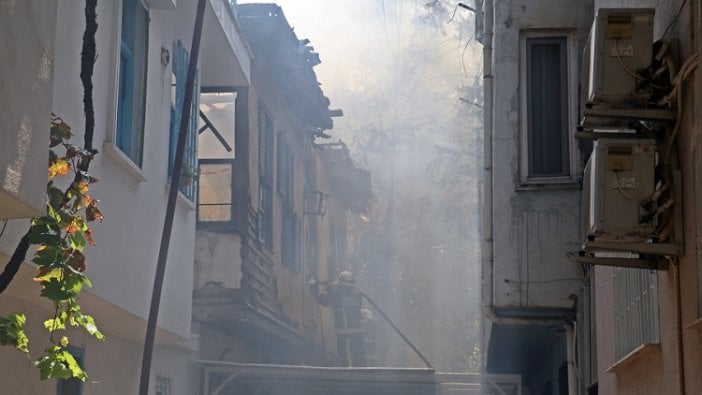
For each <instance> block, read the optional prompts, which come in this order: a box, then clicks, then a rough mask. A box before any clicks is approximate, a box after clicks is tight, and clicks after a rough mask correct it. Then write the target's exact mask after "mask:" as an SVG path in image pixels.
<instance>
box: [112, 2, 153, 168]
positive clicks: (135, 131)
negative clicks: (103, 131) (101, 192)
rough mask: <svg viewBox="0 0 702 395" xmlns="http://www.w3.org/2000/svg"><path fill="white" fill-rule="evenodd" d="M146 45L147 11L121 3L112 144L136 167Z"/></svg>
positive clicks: (141, 131)
mask: <svg viewBox="0 0 702 395" xmlns="http://www.w3.org/2000/svg"><path fill="white" fill-rule="evenodd" d="M148 41H149V15H148V11H147V10H146V8H144V6H143V5H142V3H141V1H140V0H124V1H123V3H122V34H121V37H120V51H119V84H118V94H117V130H116V134H115V142H116V145H117V147H118V148H119V149H120V150H121V151H122V152H124V153H125V154H126V155H127V156H128V157H129V158H130V159H131V160H132V161H133V162H134V163H135V164H137V165H138V166H140V167H141V163H142V155H143V145H144V114H145V111H144V108H145V106H146V64H147V53H148Z"/></svg>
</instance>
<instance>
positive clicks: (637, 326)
mask: <svg viewBox="0 0 702 395" xmlns="http://www.w3.org/2000/svg"><path fill="white" fill-rule="evenodd" d="M614 270H615V271H614V303H615V304H614V308H615V321H614V322H615V358H616V359H617V360H619V359H621V358H624V357H625V356H626V355H627V354H629V353H630V352H632V351H634V350H635V349H636V348H637V347H639V346H641V345H644V344H655V343H658V341H659V334H658V320H659V318H658V287H657V278H658V276H657V274H656V273H655V272H652V271H650V270H643V269H628V268H615V269H614Z"/></svg>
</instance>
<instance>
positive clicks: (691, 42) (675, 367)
mask: <svg viewBox="0 0 702 395" xmlns="http://www.w3.org/2000/svg"><path fill="white" fill-rule="evenodd" d="M594 7H595V12H601V10H603V9H607V8H643V9H650V10H651V11H652V12H653V13H654V17H653V26H652V28H653V41H654V42H656V41H659V40H665V41H667V42H669V43H670V49H669V55H670V59H671V60H672V62H673V64H675V65H676V69H677V70H676V71H674V72H673V73H672V76H673V77H674V76H675V75H678V73H677V71H679V70H683V69H684V65H685V63H686V61H687V63H688V65H690V62H689V60H690V59H691V58H692V57H693V56H695V55H697V56H699V54H700V51H701V50H702V46H701V41H700V39H699V34H700V32H702V19H701V17H700V12H702V9H701V6H700V3H699V2H695V1H684V0H683V1H626V2H624V1H598V0H596V1H595V2H594ZM654 48H655V47H654ZM692 59H694V58H692ZM695 67H696V66H691V69H689V71H690V72H689V74H688V76H687V78H686V79H682V78H681V79H680V82H679V83H678V84H677V85H678V89H680V91H681V92H680V96H678V98H677V99H676V100H675V101H674V102H673V103H672V104H671V106H670V108H671V109H672V110H674V111H675V112H676V120H675V121H671V122H669V124H670V125H671V126H670V127H672V125H674V124H675V123H678V127H679V130H678V132H677V139H675V140H674V143H673V148H672V151H673V154H672V155H673V157H676V156H677V165H676V164H674V163H673V164H672V165H671V167H672V169H673V170H680V179H679V182H678V183H677V188H678V189H677V191H678V194H679V195H681V196H680V198H679V199H678V200H675V202H676V203H675V204H676V205H679V206H680V209H681V213H682V218H676V219H674V221H681V222H682V223H681V224H679V226H678V229H679V230H678V229H676V230H675V231H674V233H678V232H679V233H681V234H682V237H680V236H681V235H680V234H675V235H674V237H675V238H678V240H677V241H678V242H682V243H683V244H684V251H683V252H682V253H681V254H680V256H676V255H677V254H675V255H668V256H665V257H664V258H663V259H662V261H663V262H664V263H665V266H664V267H662V270H658V271H650V270H646V269H638V270H636V269H634V270H635V273H636V274H635V275H636V276H638V279H639V281H640V283H639V284H641V283H643V284H644V285H643V286H642V285H639V284H631V283H629V284H627V283H626V280H627V279H628V278H631V274H629V273H627V271H629V272H630V271H632V269H626V268H622V267H605V266H596V267H595V268H594V277H595V280H594V284H595V285H594V289H595V299H596V300H595V311H596V312H595V314H594V315H592V316H590V320H591V321H594V322H595V323H596V324H595V327H596V354H597V358H596V366H595V367H596V372H597V375H596V377H595V379H596V381H597V383H598V384H597V386H598V390H599V393H602V394H610V393H618V394H636V393H676V394H685V393H687V394H693V393H698V392H700V391H702V374H701V373H700V366H701V364H702V338H701V337H700V336H701V335H702V332H701V330H700V322H702V321H701V320H700V317H702V313H701V307H700V306H702V299H701V296H700V285H701V284H702V277H700V275H701V274H702V270H701V269H702V266H701V265H702V256H700V253H699V251H701V249H700V240H701V239H700V234H701V228H700V227H701V226H702V225H701V224H702V217H700V204H701V203H700V199H699V197H698V196H699V190H700V188H701V187H702V180H701V179H700V174H702V162H700V158H701V156H700V153H701V152H702V143H701V142H700V139H699V138H698V137H697V136H698V134H699V133H698V131H699V128H700V124H701V123H702V107H700V101H699V100H698V98H699V97H700V92H701V90H702V74H701V73H700V70H699V67H696V69H695ZM670 136H671V133H670V132H666V137H667V138H670ZM680 225H681V226H680ZM622 280H624V282H622ZM627 291H628V294H627ZM632 295H634V296H635V297H632ZM647 299H650V300H651V303H642V302H641V301H646V300H647ZM613 302H615V303H613Z"/></svg>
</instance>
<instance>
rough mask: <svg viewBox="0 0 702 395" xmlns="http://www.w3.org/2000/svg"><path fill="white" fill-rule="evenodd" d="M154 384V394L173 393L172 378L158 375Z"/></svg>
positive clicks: (167, 394) (164, 394)
mask: <svg viewBox="0 0 702 395" xmlns="http://www.w3.org/2000/svg"><path fill="white" fill-rule="evenodd" d="M154 384H155V385H154V393H155V394H159V393H160V394H161V395H171V394H172V393H173V380H172V379H171V378H170V377H167V376H162V375H158V376H156V382H155V383H154Z"/></svg>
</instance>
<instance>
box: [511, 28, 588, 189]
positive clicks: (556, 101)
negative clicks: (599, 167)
mask: <svg viewBox="0 0 702 395" xmlns="http://www.w3.org/2000/svg"><path fill="white" fill-rule="evenodd" d="M572 40H573V38H572V37H570V36H569V35H567V34H560V35H553V33H549V34H546V33H544V32H528V33H526V34H525V35H524V37H523V40H522V53H523V56H522V62H523V63H522V88H523V89H522V106H521V107H522V133H521V135H522V138H521V145H522V148H521V156H522V159H521V182H522V183H553V182H571V181H573V180H572V178H571V176H572V175H573V174H574V173H575V172H574V170H573V169H572V163H575V161H574V160H572V159H571V154H572V152H573V151H574V150H572V149H571V145H572V144H573V142H572V139H571V137H570V134H571V133H570V130H571V129H574V127H575V125H573V124H572V119H574V114H575V103H576V102H575V101H574V99H573V97H574V93H575V87H576V81H575V77H574V76H575V75H576V74H577V73H575V72H574V71H573V69H574V67H575V62H574V61H573V59H572V53H574V52H575V51H573V50H570V48H573V47H574V44H573V43H572Z"/></svg>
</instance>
